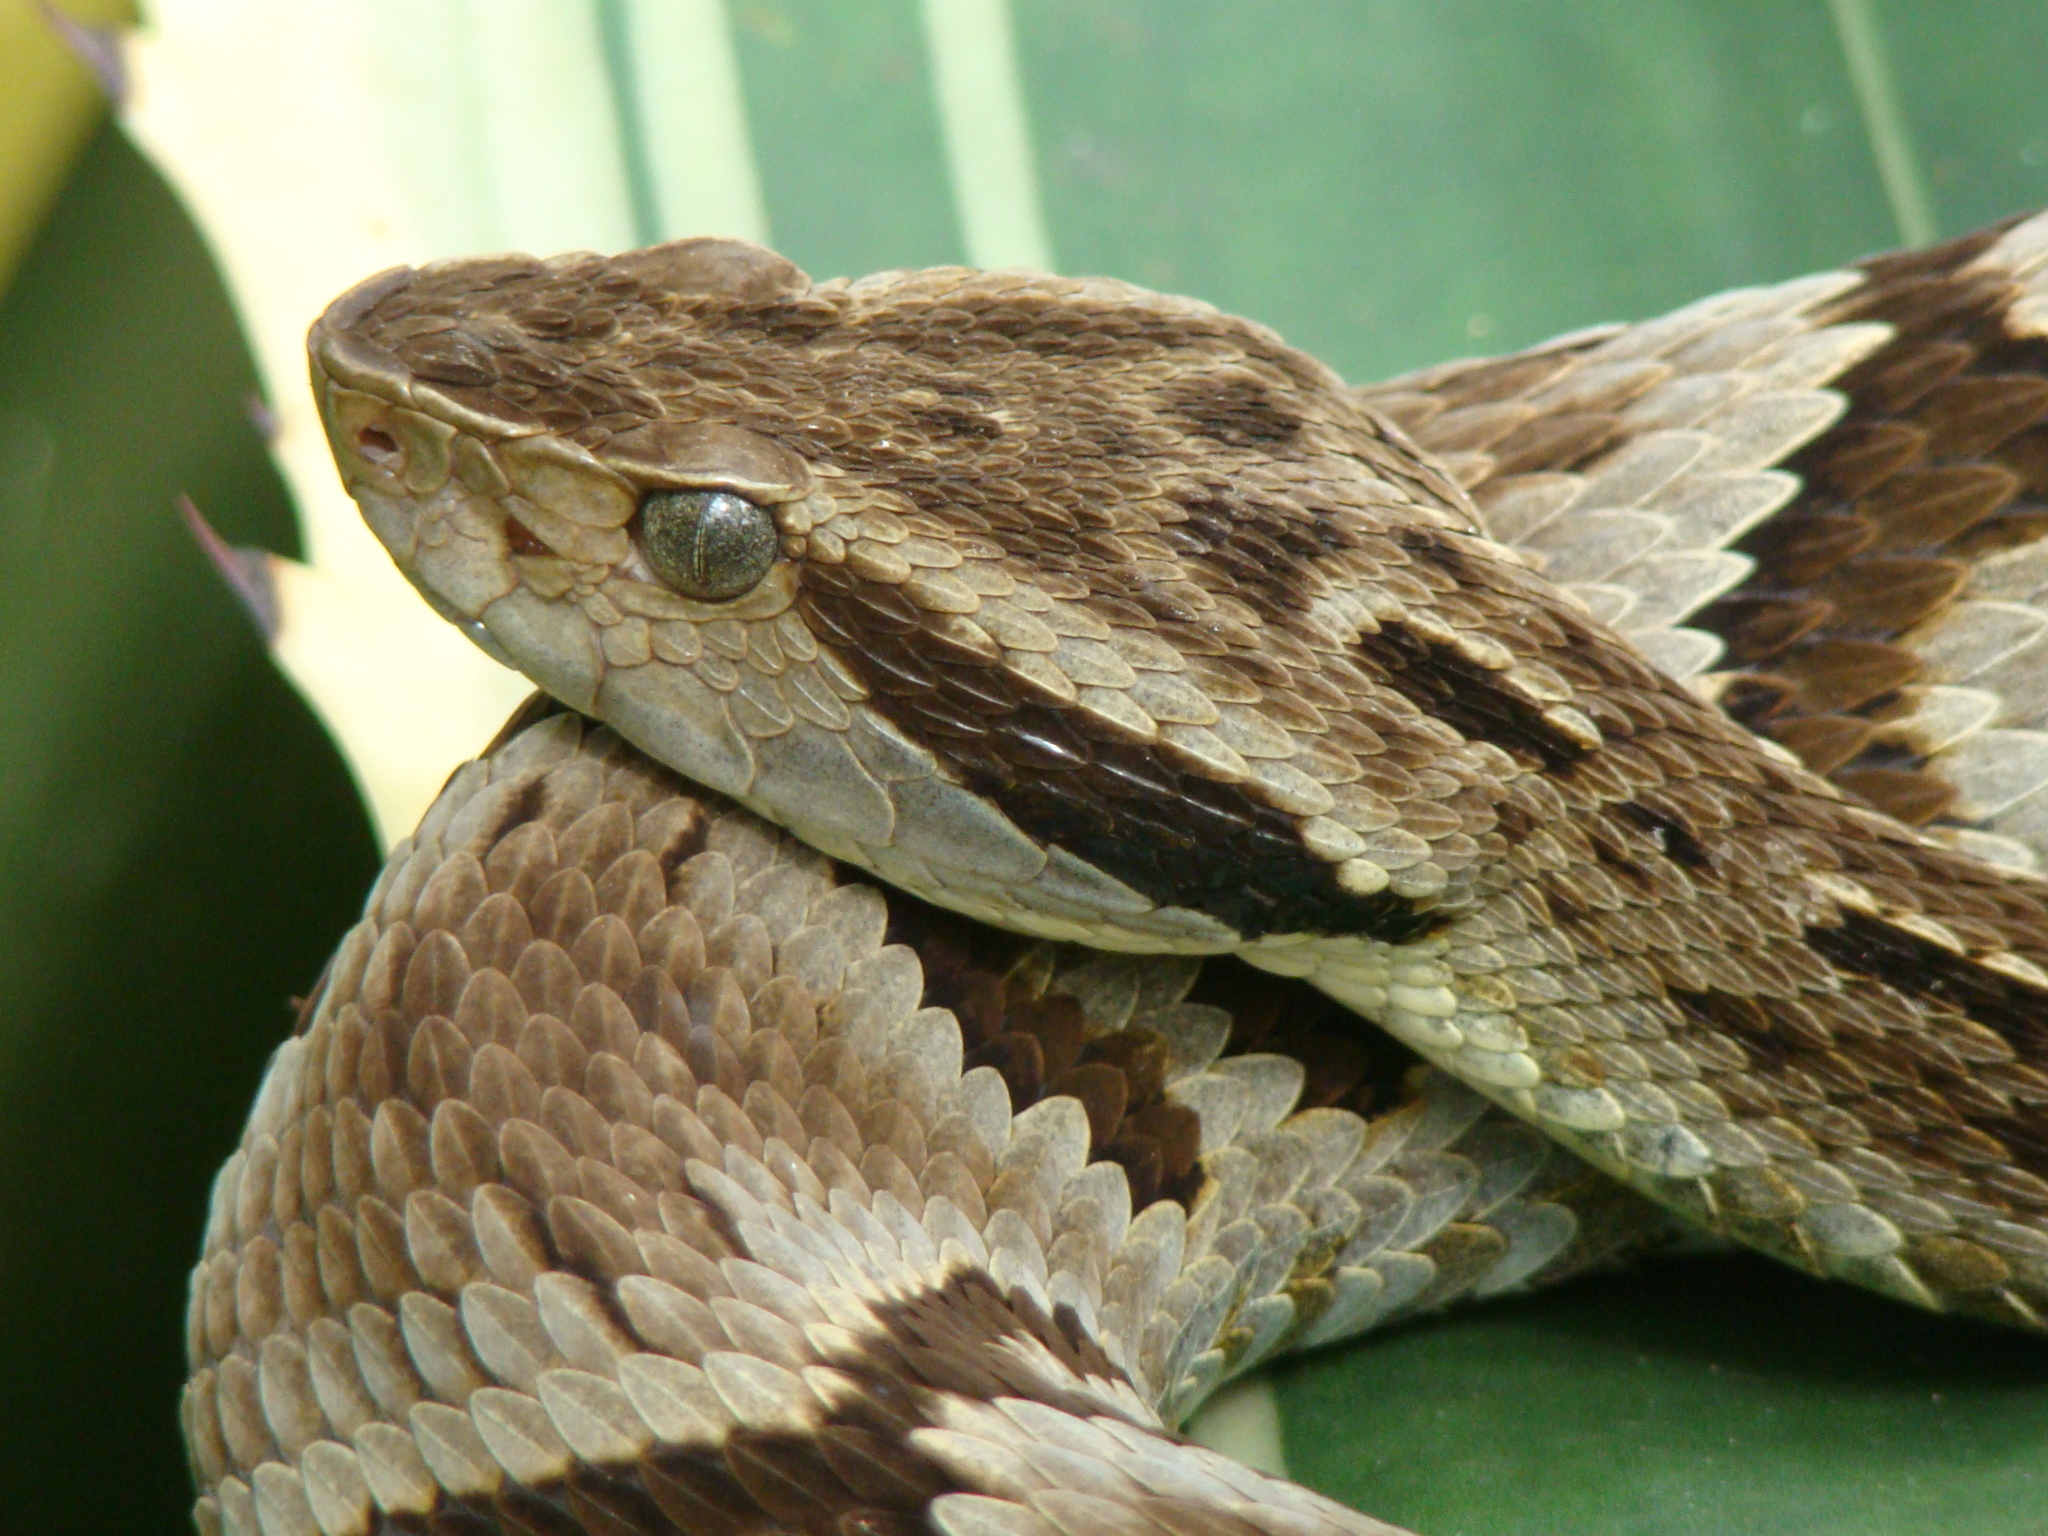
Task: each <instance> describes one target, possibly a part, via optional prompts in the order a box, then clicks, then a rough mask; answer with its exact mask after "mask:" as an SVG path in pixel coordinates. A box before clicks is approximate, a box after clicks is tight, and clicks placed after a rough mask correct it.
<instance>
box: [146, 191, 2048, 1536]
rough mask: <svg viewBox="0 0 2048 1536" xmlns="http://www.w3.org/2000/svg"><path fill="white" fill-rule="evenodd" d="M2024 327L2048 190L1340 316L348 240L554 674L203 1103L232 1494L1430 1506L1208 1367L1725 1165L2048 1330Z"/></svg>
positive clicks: (1369, 1525)
mask: <svg viewBox="0 0 2048 1536" xmlns="http://www.w3.org/2000/svg"><path fill="white" fill-rule="evenodd" d="M2044 337H2048V216H2044V217H2038V218H2035V219H2032V220H2014V221H2010V222H2008V223H2007V224H2004V225H2001V226H1998V227H1995V228H1993V229H1989V230H1986V231H1983V232H1981V233H1979V234H1976V235H1972V236H1969V237H1966V238H1964V239H1961V240H1957V241H1953V242H1950V243H1949V244H1947V245H1944V246H1940V247H1936V248H1933V249H1930V250H1926V251H1921V252H1910V253H1905V254H1901V255H1895V256H1886V257H1880V258H1875V259H1873V260H1870V261H1867V262H1864V263H1861V264H1859V265H1857V266H1854V267H1851V268H1847V269H1844V270H1842V271H1839V272H1833V273H1827V274H1822V275H1820V276H1816V277H1812V278H1805V279H1800V280H1797V281H1793V282H1788V283H1782V284H1777V285H1774V286H1768V287H1762V288H1756V289H1749V290H1743V291H1740V292H1735V293H1729V294H1723V295H1720V296H1717V297H1715V298H1712V299H1708V300H1705V301H1703V302H1701V303H1699V304H1696V305H1693V306H1690V307H1689V308H1687V309H1684V310H1680V311H1678V312H1676V313H1674V314H1671V315H1668V316H1665V317H1662V318H1660V319H1657V320H1653V321H1649V322H1647V323H1644V324H1639V325H1633V326H1614V327H1605V328H1601V329H1598V330H1594V331H1588V332H1582V333H1578V334H1575V335H1572V336H1568V337H1563V338H1560V339H1558V340H1557V341H1554V342H1551V343H1548V344H1546V345H1544V346H1541V347H1537V348H1534V349H1531V350H1530V351H1527V352H1524V353H1520V354H1517V355H1514V356H1511V357H1507V358H1501V359H1487V360H1477V361H1469V362H1462V363H1453V364H1449V365H1446V366H1443V367H1440V368H1436V369H1431V370H1428V371H1425V372H1423V373H1420V374H1416V375H1413V376H1411V377H1409V378H1405V379H1401V380H1397V381H1395V382H1393V383H1391V384H1387V385H1383V386H1376V387H1370V388H1365V389H1352V388H1349V387H1347V386H1345V385H1344V384H1343V383H1342V382H1341V381H1340V380H1338V379H1337V378H1336V377H1335V376H1334V375H1333V374H1331V373H1330V372H1329V371H1328V370H1327V369H1325V368H1323V367H1322V366H1321V365H1320V364H1318V363H1316V362H1314V361H1313V360H1312V359H1310V358H1308V357H1306V356H1304V355H1303V354H1301V353H1299V352H1297V351H1294V350H1292V349H1289V348H1288V347H1286V346H1285V345H1284V344H1282V343H1281V342H1280V341H1279V339H1278V338H1277V337H1275V336H1273V335H1272V334H1271V333H1270V332H1268V331H1265V330H1263V329H1261V328H1259V327H1258V326H1256V325H1253V324H1251V323H1249V322H1246V321H1242V320H1238V319H1233V318H1230V317H1227V316H1223V315H1220V314H1218V313H1217V312H1216V311H1214V310H1212V309H1210V308H1208V307H1207V306H1204V305H1201V304H1198V303H1195V302H1193V301H1190V300H1185V299H1176V298H1167V297H1162V296H1159V295H1156V294H1151V293H1147V292H1144V291H1141V290H1138V289H1135V288H1131V287H1128V286H1126V285H1123V284H1120V283H1114V282H1109V281H1102V280H1087V281H1074V280H1067V279H1058V278H1051V277H1047V276H1044V275H1041V274H1035V273H1025V272H1007V273H980V272H974V271H968V270H965V269H957V268H948V269H939V270H934V271H927V272H908V273H905V272H895V273H883V274H879V275H876V276H873V277H869V278H864V279H861V280H859V281H854V282H846V281H833V282H826V283H817V284H814V283H812V282H811V280H810V279H809V278H808V277H806V276H805V275H804V274H803V273H802V272H800V271H798V270H797V269H796V268H795V267H793V266H792V265H790V264H789V263H788V262H786V261H784V260H782V259H781V258H780V257H777V256H775V255H773V254H771V253H769V252H766V251H763V250H760V249H758V248H755V247H751V246H745V245H741V244H737V243H733V242H725V241H711V240H699V241H684V242H678V243H674V244H670V245H666V246H657V247H654V248H651V249H648V250H644V251H638V252H632V253H628V254H626V255H623V256H618V257H609V258H604V257H597V256H590V255H583V254H576V255H570V256H564V257H557V258H554V259H551V260H546V261H539V260H534V259H530V258H527V257H504V258H488V259H476V260H466V261H452V262H443V263H436V264H434V265H431V266H427V267H423V268H420V269H417V270H414V269H402V270H397V271H393V272H389V273H385V274H382V275H380V276H378V277H375V278H372V279H370V280H369V281H368V282H366V283H364V284H363V285H361V286H360V287H358V288H357V289H356V290H354V291H353V292H352V293H350V294H348V295H346V296H345V297H343V298H342V299H340V300H339V301H337V302H336V304H335V305H334V306H333V307H332V308H330V310H329V311H328V313H327V314H326V315H325V316H324V317H323V318H322V319H321V321H320V322H319V324H318V325H317V326H316V327H315V328H314V331H313V334H312V338H311V352H312V365H313V376H314V383H315V390H316V393H317V395H318V396H319V399H320V403H321V407H322V411H323V414H324V416H325V418H326V420H327V423H328V426H329V431H330V436H331V439H332V441H333V445H334V449H335V454H336V458H337V462H338V463H339V464H340V466H341V469H342V473H343V475H344V478H345V479H346V480H347V482H348V484H349V488H350V490H351V492H352V494H353V495H354V496H355V498H356V499H357V501H358V502H359V504H360V505H361V507H362V509H363V512H364V515H365V516H366V518H367V519H368V520H369V522H370V525H371V527H372V528H373V529H374V530H375V532H376V533H377V534H378V536H379V537H380V538H381V539H382V540H383V541H384V542H385V544H386V545H387V546H388V547H389V549H390V550H391V553H392V555H393V557H394V558H395V559H396V560H397V562H398V564H399V565H400V566H401V567H402V568H403V570H404V571H405V573H406V574H407V576H408V577H409V578H410V579H411V580H412V581H413V582H414V584H415V585H416V586H417V587H418V588H419V589H420V591H421V592H422V594H423V595H424V596H425V597H426V598H427V600H428V601H429V602H430V603H432V604H433V605H434V606H435V607H436V609H438V610H439V611H440V612H442V613H443V614H444V615H445V616H447V617H448V618H450V619H451V620H452V621H454V622H455V623H457V624H458V625H460V626H462V627H463V628H464V629H465V630H466V631H468V632H469V633H470V634H471V635H472V636H473V638H475V639H476V640H477V641H478V642H479V643H480V644H482V645H483V646H484V647H485V648H486V649H487V650H489V651H491V653H492V654H494V655H496V656H498V657H499V658H500V659H503V660H506V661H508V662H509V663H511V664H513V665H515V666H517V667H519V668H520V669H521V670H523V671H525V672H526V673H527V674H528V675H529V676H531V677H532V678H533V679H534V680H535V681H536V682H537V683H538V684H539V685H540V686H541V687H542V688H543V689H545V690H546V693H547V695H550V696H551V699H552V701H559V702H551V701H544V702H536V703H535V704H534V705H532V706H529V708H528V710H527V711H525V712H523V713H522V715H521V716H520V717H518V718H516V719H515V720H514V721H513V722H511V723H510V724H509V725H508V726H507V728H506V731H505V733H504V734H503V735H502V736H501V738H500V740H499V742H498V743H497V744H495V745H494V746H493V747H492V748H491V749H490V750H489V751H488V752H486V754H485V755H484V756H483V757H482V758H480V759H479V760H478V761H477V762H475V763H472V764H470V765H468V766H467V767H465V768H463V769H462V770H461V771H459V772H458V773H457V774H456V775H455V777H454V778H453V779H452V780H451V781H450V783H449V785H448V787H447V788H446V789H445V790H444V792H443V793H442V795H441V797H440V799H439V800H438V801H437V802H436V804H435V805H434V807H433V808H432V809H431V810H430V811H429V812H428V814H427V816H426V819H425V820H424V821H423V822H422V823H421V826H420V828H419V830H418V831H417V832H416V833H415V834H414V836H413V837H412V838H411V839H409V840H407V841H406V842H404V843H402V844H401V845H400V846H399V847H398V848H397V849H396V850H395V851H394V852H393V854H392V857H391V860H390V863H389V864H388V865H387V867H386V870H385V873H384V875H383V877H382V878H381V879H380V880H379V882H378V884H377V886H376V888H375V890H373V892H372V893H371V895H370V897H369V900H368V903H367V905H366V907H365V911H364V916H363V919H362V921H361V922H360V923H359V924H358V925H357V926H356V927H355V928H354V929H353V930H351V932H350V933H349V935H348V936H347V937H346V938H345V939H344V941H343V943H342V945H341V947H340V949H339V950H338V951H337V953H336V955H335V957H334V959H333V961H332V962H331V963H330V965H329V967H328V970H327V972H326V974H325V976H324V977H323V978H322V980H321V983H320V985H319V986H318V988H317V989H316V990H315V992H314V995H313V996H312V997H311V998H310V999H309V1000H308V1002H307V1003H306V1005H305V1007H304V1008H303V1010H302V1013H301V1016H300V1019H299V1023H298V1027H297V1029H296V1031H295V1032H294V1034H293V1036H292V1038H291V1039H290V1040H289V1041H287V1042H286V1044H285V1045H284V1046H282V1047H281V1048H280V1049H279V1051H278V1053H277V1055H276V1057H275V1059H274V1060H273V1062H272V1064H271V1066H270V1068H269V1071H268V1073H267V1075H266V1078H265V1081H264V1084H263V1087H262V1089H261V1091H260V1093H259V1096H258V1099H257V1102H256V1105H255V1108H254V1109H253V1111H252V1113H251V1116H250V1120H249V1124H248V1128H247V1131H246V1133H245V1136H244V1140H243V1144H242V1147H241V1149H240V1150H239V1151H238V1152H236V1153H235V1155H234V1156H233V1157H232V1158H231V1159H230V1160H229V1162H228V1164H227V1165H226V1167H225V1168H224V1169H223V1170H222V1172H221V1175H220V1177H219V1179H218V1181H217V1184H216V1186H215V1193H214V1199H213V1204H212V1210H211V1217H210V1221H209V1226H208V1230H207V1235H206V1239H205V1248H204V1253H203V1256H202V1259H201V1262H200V1264H199V1266H198V1268H197V1269H196V1270H195V1272H194V1276H193V1285H192V1297H191V1307H190V1312H189V1324H188V1348H189V1351H190V1356H191V1361H192V1372H193V1373H192V1377H191V1380H190V1383H189V1384H188V1387H187V1390H186V1393H185V1397H184V1403H183V1421H184V1426H185V1432H186V1437H187V1441H188V1444H189V1446H190V1449H191V1454H192V1458H193V1463H194V1466H195V1469H196V1475H197V1479H198V1482H199V1485H200V1489H201V1493H200V1498H199V1501H198V1505H197V1519H198V1522H199V1525H200V1527H201V1529H202V1530H205V1531H208V1532H215V1531H223V1532H237V1533H243V1532H247V1533H255V1532H262V1533H265V1536H286V1533H290V1536H309V1533H313V1532H316V1531H317V1532H324V1533H325V1536H358V1533H362V1532H369V1531H385V1530H407V1531H477V1530H514V1531H534V1532H550V1533H553V1532H566V1531H581V1532H662V1531H679V1530H680V1531H688V1532H692V1533H698V1532H703V1533H721V1536H723V1533H728V1532H730V1533H734V1536H739V1533H752V1532H767V1531H791V1532H797V1531H801V1532H805V1533H813V1532H816V1533H824V1532H832V1533H835V1536H867V1533H874V1536H898V1533H901V1536H909V1533H911V1532H938V1533H943V1536H1056V1533H1057V1536H1098V1533H1111V1532H1115V1533H1125V1532H1130V1533H1138V1532H1144V1533H1152V1532H1155V1531H1157V1530H1159V1529H1161V1528H1165V1529H1170V1530H1179V1531H1194V1532H1201V1533H1204V1536H1207V1533H1212V1532H1213V1533H1216V1536H1226V1533H1227V1536H1251V1533H1253V1532H1262V1533H1271V1536H1323V1533H1337V1532H1372V1531H1381V1532H1384V1531H1388V1530H1389V1529H1390V1528H1389V1527H1386V1526H1384V1525H1382V1524H1380V1523H1378V1522H1376V1521H1373V1520H1370V1519H1368V1518H1366V1517H1364V1516H1361V1515H1358V1514H1356V1513H1354V1512H1352V1511H1349V1510H1347V1509H1344V1508H1343V1507H1341V1506H1339V1505H1336V1504H1334V1503H1332V1502H1330V1501H1328V1500H1325V1499H1322V1498H1320V1497H1318V1496H1315V1495H1312V1494H1309V1493H1307V1492H1305V1491H1303V1490H1301V1489H1299V1488H1296V1487H1294V1486H1292V1485H1290V1484H1287V1483H1285V1482H1282V1481H1280V1480H1278V1479H1274V1478H1271V1477H1268V1476H1266V1475H1264V1474H1262V1473H1258V1472H1255V1471H1251V1470H1249V1469H1246V1468H1244V1467H1241V1466H1238V1465H1235V1464H1234V1463H1231V1462H1229V1461H1228V1460H1226V1459H1224V1458H1222V1457H1219V1456H1217V1455H1215V1454H1214V1453H1212V1452H1209V1451H1206V1450H1204V1449H1202V1448H1200V1447H1198V1446H1195V1445H1192V1444H1189V1443H1187V1442H1185V1441H1183V1440H1182V1439H1180V1438H1179V1437H1178V1436H1177V1435H1176V1434H1175V1433H1174V1426H1175V1425H1176V1424H1177V1423H1178V1422H1180V1420H1181V1419H1183V1418H1184V1417H1185V1416H1186V1415H1187V1413H1189V1412H1190V1411H1192V1409H1193V1407H1194V1406H1195V1405H1196V1404H1197V1403H1198V1402H1199V1401H1200V1400H1201V1399H1202V1398H1203V1397H1204V1396H1205V1395H1206V1394H1207V1393H1208V1392H1210V1391H1211V1390H1212V1389H1213V1388H1214V1387H1215V1386H1216V1385H1217V1384H1218V1383H1219V1382H1221V1381H1223V1380H1225V1379H1227V1378H1229V1377H1230V1376H1232V1375H1234V1374H1236V1373H1238V1372H1240V1371H1242V1370H1245V1369H1247V1368H1249V1367H1250V1366H1252V1365H1254V1364H1257V1363H1258V1362H1260V1361H1261V1360H1264V1359H1268V1358H1271V1357H1272V1356H1273V1355H1274V1354H1275V1353H1276V1352H1278V1351H1281V1350H1284V1349H1289V1348H1295V1347H1300V1346H1305V1345H1310V1344H1316V1343H1321V1342H1325V1341H1328V1340H1332V1339H1337V1338H1341V1337H1345V1336H1348V1335H1351V1334H1355V1333H1358V1332H1360V1331H1362V1330H1364V1329H1366V1328H1369V1327H1372V1326H1375V1325H1377V1324H1379V1323H1382V1322H1384V1321H1386V1320H1388V1319H1391V1318H1394V1317H1398V1316H1405V1315H1411V1314H1413V1313H1415V1312H1418V1311H1421V1310H1425V1309H1428V1308H1431V1307H1435V1306H1441V1305H1443V1304H1446V1303H1448V1302H1450V1301H1452V1300H1455V1299H1458V1298H1460V1297H1465V1296H1477V1295H1487V1294H1493V1293H1497V1292H1500V1291H1504V1290H1508V1289H1512V1288H1515V1287H1520V1286H1526V1285H1531V1284H1535V1283H1539V1282H1548V1281H1550V1280H1553V1279H1556V1278H1559V1277H1561V1276H1562V1275H1564V1274H1566V1273H1569V1272H1571V1271H1573V1270H1576V1269H1580V1268H1583V1267H1586V1266H1588V1265H1590V1264H1594V1263H1598V1262H1602V1261H1604V1260H1607V1259H1610V1258H1612V1257H1613V1256H1614V1255H1616V1254H1618V1253H1621V1252H1624V1251H1627V1250H1629V1249H1631V1248H1633V1247H1637V1246H1640V1245H1643V1244H1648V1243H1654V1242H1658V1241H1662V1240H1664V1239H1665V1238H1666V1237H1667V1236H1668V1235H1669V1234H1670V1233H1671V1232H1673V1231H1675V1230H1680V1229H1683V1228H1691V1229H1695V1230H1698V1229H1704V1230H1706V1231H1708V1232H1711V1233H1714V1234H1718V1235H1720V1236H1723V1237H1727V1238H1731V1239H1734V1240H1737V1241H1740V1242H1742V1243H1746V1244H1748V1245H1750V1246H1753V1247H1756V1248H1759V1249H1761V1250H1763V1251H1765V1252H1768V1253H1771V1254H1774V1255H1776V1256H1778V1257H1780V1258H1784V1259H1786V1260H1789V1261H1791V1262H1793V1263H1796V1264H1799V1265H1801V1266H1803V1267H1805V1268H1807V1269H1809V1270H1811V1271H1813V1272H1815V1273H1817V1274H1822V1275H1827V1276H1832V1277H1836V1278H1840V1279H1845V1280H1849V1281H1852V1282H1854V1283H1857V1284H1861V1285H1864V1286H1868V1287H1872V1288H1874V1289H1877V1290H1879V1291H1882V1292H1884V1293H1887V1294H1889V1295H1892V1296H1895V1297H1898V1298H1900V1299H1903V1300H1906V1301H1910V1302H1915V1303H1918V1304H1920V1305H1923V1306H1930V1307H1939V1308H1943V1309H1948V1310H1955V1311H1961V1312H1966V1313H1970V1314H1974V1315H1977V1316H1980V1317H1984V1318H1987V1319H1992V1320H1995V1321H1999V1322H2004V1323H2008V1324H2014V1325H2018V1326H2021V1327H2027V1328H2035V1329H2038V1328H2041V1327H2042V1326H2043V1314H2044V1310H2048V1070H2044V1069H2048V885H2044V884H2043V883H2042V881H2041V880H2040V878H2039V877H2038V876H2037V875H2036V874H2035V873H2034V872H2033V870H2034V867H2035V864H2036V862H2037V853H2038V851H2039V850H2041V849H2042V848H2043V847H2044V846H2048V795H2044V793H2043V792H2042V791H2043V788H2044V786H2048V736H2044V735H2043V734H2042V728H2043V724H2044V719H2048V596H2044V594H2048V541H2044V540H2043V538H2042V535H2043V534H2044V533H2048V366H2044V365H2048V342H2044ZM873 877H879V878H873ZM906 893H907V894H906ZM949 909H950V910H949ZM1261 973H1264V974H1263V975H1262V974H1261ZM1359 1015H1363V1016H1364V1017H1365V1018H1367V1019H1369V1020H1371V1021H1372V1022H1373V1023H1375V1024H1377V1025H1379V1026H1381V1027H1382V1029H1383V1030H1384V1031H1385V1037H1381V1036H1379V1035H1378V1034H1376V1033H1375V1032H1373V1031H1369V1030H1366V1029H1364V1028H1362V1027H1361V1026H1360V1025H1359V1022H1358V1016H1359ZM1532 1127H1533V1128H1534V1129H1532ZM1539 1133H1540V1134H1539Z"/></svg>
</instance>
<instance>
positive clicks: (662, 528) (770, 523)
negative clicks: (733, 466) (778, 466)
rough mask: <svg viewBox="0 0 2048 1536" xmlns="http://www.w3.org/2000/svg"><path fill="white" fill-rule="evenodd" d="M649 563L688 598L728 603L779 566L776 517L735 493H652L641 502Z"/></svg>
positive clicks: (750, 588)
mask: <svg viewBox="0 0 2048 1536" xmlns="http://www.w3.org/2000/svg"><path fill="white" fill-rule="evenodd" d="M640 542H641V544H642V546H643V547H644V548H645V549H646V551H647V563H648V564H649V565H651V566H652V567H653V568H654V574H655V575H657V576H659V577H660V578H661V579H662V580H663V581H664V582H666V583H667V584H668V585H669V586H671V587H674V588H675V589H676V590H677V591H678V592H680V593H682V594H683V596H685V597H694V598H697V599H699V600H700V601H702V602H707V603H716V602H722V601H724V600H725V599H726V598H728V597H738V596H739V595H740V594H741V593H742V592H747V591H751V590H752V589H753V588H754V587H755V586H756V585H757V584H758V583H759V582H760V580H761V578H762V577H763V576H766V575H767V574H768V569H769V567H770V566H772V565H774V564H775V554H776V548H777V541H776V535H775V519H774V518H773V517H771V516H769V513H768V509H767V508H766V507H763V506H760V505H759V504H757V503H755V502H751V501H748V500H747V499H746V497H744V496H735V495H733V493H732V492H730V491H652V492H649V493H648V495H647V496H646V497H644V498H643V499H642V500H641V502H640Z"/></svg>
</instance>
